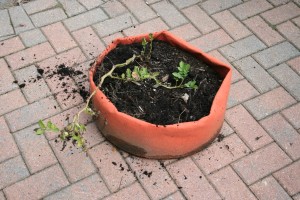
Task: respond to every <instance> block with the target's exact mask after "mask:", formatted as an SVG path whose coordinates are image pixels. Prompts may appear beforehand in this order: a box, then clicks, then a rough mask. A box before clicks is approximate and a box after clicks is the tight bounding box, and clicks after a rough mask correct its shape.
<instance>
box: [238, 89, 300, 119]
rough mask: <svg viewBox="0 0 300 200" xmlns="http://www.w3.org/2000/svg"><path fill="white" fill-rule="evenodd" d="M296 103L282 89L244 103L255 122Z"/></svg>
mask: <svg viewBox="0 0 300 200" xmlns="http://www.w3.org/2000/svg"><path fill="white" fill-rule="evenodd" d="M294 103H296V101H295V100H294V99H293V97H291V96H290V95H289V94H288V93H287V92H286V91H285V90H284V89H283V88H282V87H279V88H276V89H274V90H271V91H270V92H267V93H265V94H263V95H260V96H258V97H256V98H254V99H251V100H249V101H247V102H245V103H244V106H245V107H246V108H247V110H248V111H249V112H250V113H251V114H252V115H253V117H254V118H255V119H256V120H261V119H263V118H265V117H267V116H269V115H271V114H273V113H275V112H278V111H280V110H282V109H284V108H287V107H288V106H290V105H292V104H294Z"/></svg>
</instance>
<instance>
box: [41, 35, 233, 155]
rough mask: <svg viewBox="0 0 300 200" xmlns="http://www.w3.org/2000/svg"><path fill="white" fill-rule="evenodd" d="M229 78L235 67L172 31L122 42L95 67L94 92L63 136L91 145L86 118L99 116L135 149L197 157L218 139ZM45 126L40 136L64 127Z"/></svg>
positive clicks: (111, 133) (117, 139)
mask: <svg viewBox="0 0 300 200" xmlns="http://www.w3.org/2000/svg"><path fill="white" fill-rule="evenodd" d="M230 79H231V69H230V67H228V66H227V65H226V64H224V63H222V62H220V61H218V60H216V59H215V58H213V57H211V56H209V55H208V54H206V53H204V52H202V51H201V50H199V49H197V48H195V47H193V46H191V45H190V44H188V43H187V42H185V41H183V40H181V39H179V38H177V37H176V36H174V35H172V34H171V33H169V32H167V31H162V32H157V33H154V34H144V35H138V36H134V37H126V38H119V39H116V40H114V41H113V42H112V43H111V44H110V45H109V46H108V47H107V49H106V50H105V51H104V52H102V54H101V55H99V56H98V58H97V59H96V61H95V63H94V64H93V66H92V67H91V69H90V71H89V80H90V91H91V95H90V96H89V98H88V99H87V104H86V106H85V107H84V108H83V109H82V110H81V111H80V112H79V113H78V114H77V115H76V116H75V117H74V120H73V122H72V123H70V124H69V125H68V126H66V127H64V128H63V129H62V130H60V138H61V139H62V140H63V141H67V140H73V142H75V143H76V144H77V146H79V147H85V143H84V138H83V137H82V133H83V132H84V131H85V126H84V125H83V124H81V123H80V120H79V118H80V115H81V114H82V113H83V112H86V113H88V114H91V115H96V113H99V115H98V117H97V119H96V120H97V125H98V128H99V129H100V131H101V132H102V134H103V135H104V136H105V137H106V138H107V140H109V141H110V142H111V143H113V144H115V145H116V146H117V147H119V148H121V149H123V150H125V151H127V152H129V153H131V154H134V155H137V156H141V157H146V158H156V159H168V158H177V157H182V156H186V155H189V154H192V153H194V152H197V151H199V150H200V149H202V148H204V147H205V146H206V145H208V144H209V143H210V142H212V141H213V140H214V139H215V138H216V137H217V135H218V133H219V130H220V129H221V126H222V124H223V121H224V114H225V110H226V103H227V98H228V93H229V87H230ZM90 103H92V107H93V109H91V106H90ZM39 124H40V128H39V129H37V130H36V131H37V133H39V134H42V133H43V132H44V131H47V130H52V131H59V130H58V129H57V127H56V126H55V125H53V124H52V123H51V122H48V125H45V124H43V122H42V121H40V122H39Z"/></svg>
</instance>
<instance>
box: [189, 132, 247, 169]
mask: <svg viewBox="0 0 300 200" xmlns="http://www.w3.org/2000/svg"><path fill="white" fill-rule="evenodd" d="M249 153H250V150H249V149H248V147H247V146H246V145H245V144H244V143H243V142H242V140H241V139H240V138H239V137H238V136H237V135H236V134H231V135H229V136H228V137H226V138H224V139H223V140H222V141H221V142H215V143H213V144H212V145H210V146H209V147H207V148H206V149H204V150H203V151H201V152H199V153H197V154H195V155H193V158H194V159H195V161H196V163H197V164H198V165H199V166H200V168H201V169H202V170H203V171H204V173H205V174H210V173H212V172H214V171H216V170H218V169H221V168H222V167H224V166H226V165H228V164H230V163H231V162H233V161H235V160H237V159H239V158H241V157H243V156H245V155H247V154H249Z"/></svg>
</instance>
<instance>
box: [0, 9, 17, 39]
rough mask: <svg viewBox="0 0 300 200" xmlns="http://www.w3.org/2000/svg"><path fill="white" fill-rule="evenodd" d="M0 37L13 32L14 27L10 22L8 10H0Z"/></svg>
mask: <svg viewBox="0 0 300 200" xmlns="http://www.w3.org/2000/svg"><path fill="white" fill-rule="evenodd" d="M0 27H1V29H0V37H2V36H6V35H11V34H14V29H13V27H12V25H11V24H10V17H9V14H8V10H7V9H5V10H0Z"/></svg>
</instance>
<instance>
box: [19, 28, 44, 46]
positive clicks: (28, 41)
mask: <svg viewBox="0 0 300 200" xmlns="http://www.w3.org/2000/svg"><path fill="white" fill-rule="evenodd" d="M20 37H21V39H22V41H23V42H24V44H25V46H26V47H32V46H34V45H37V44H40V43H43V42H46V41H47V39H46V37H45V36H44V35H43V33H42V32H41V31H40V29H33V30H30V31H26V32H23V33H20Z"/></svg>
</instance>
